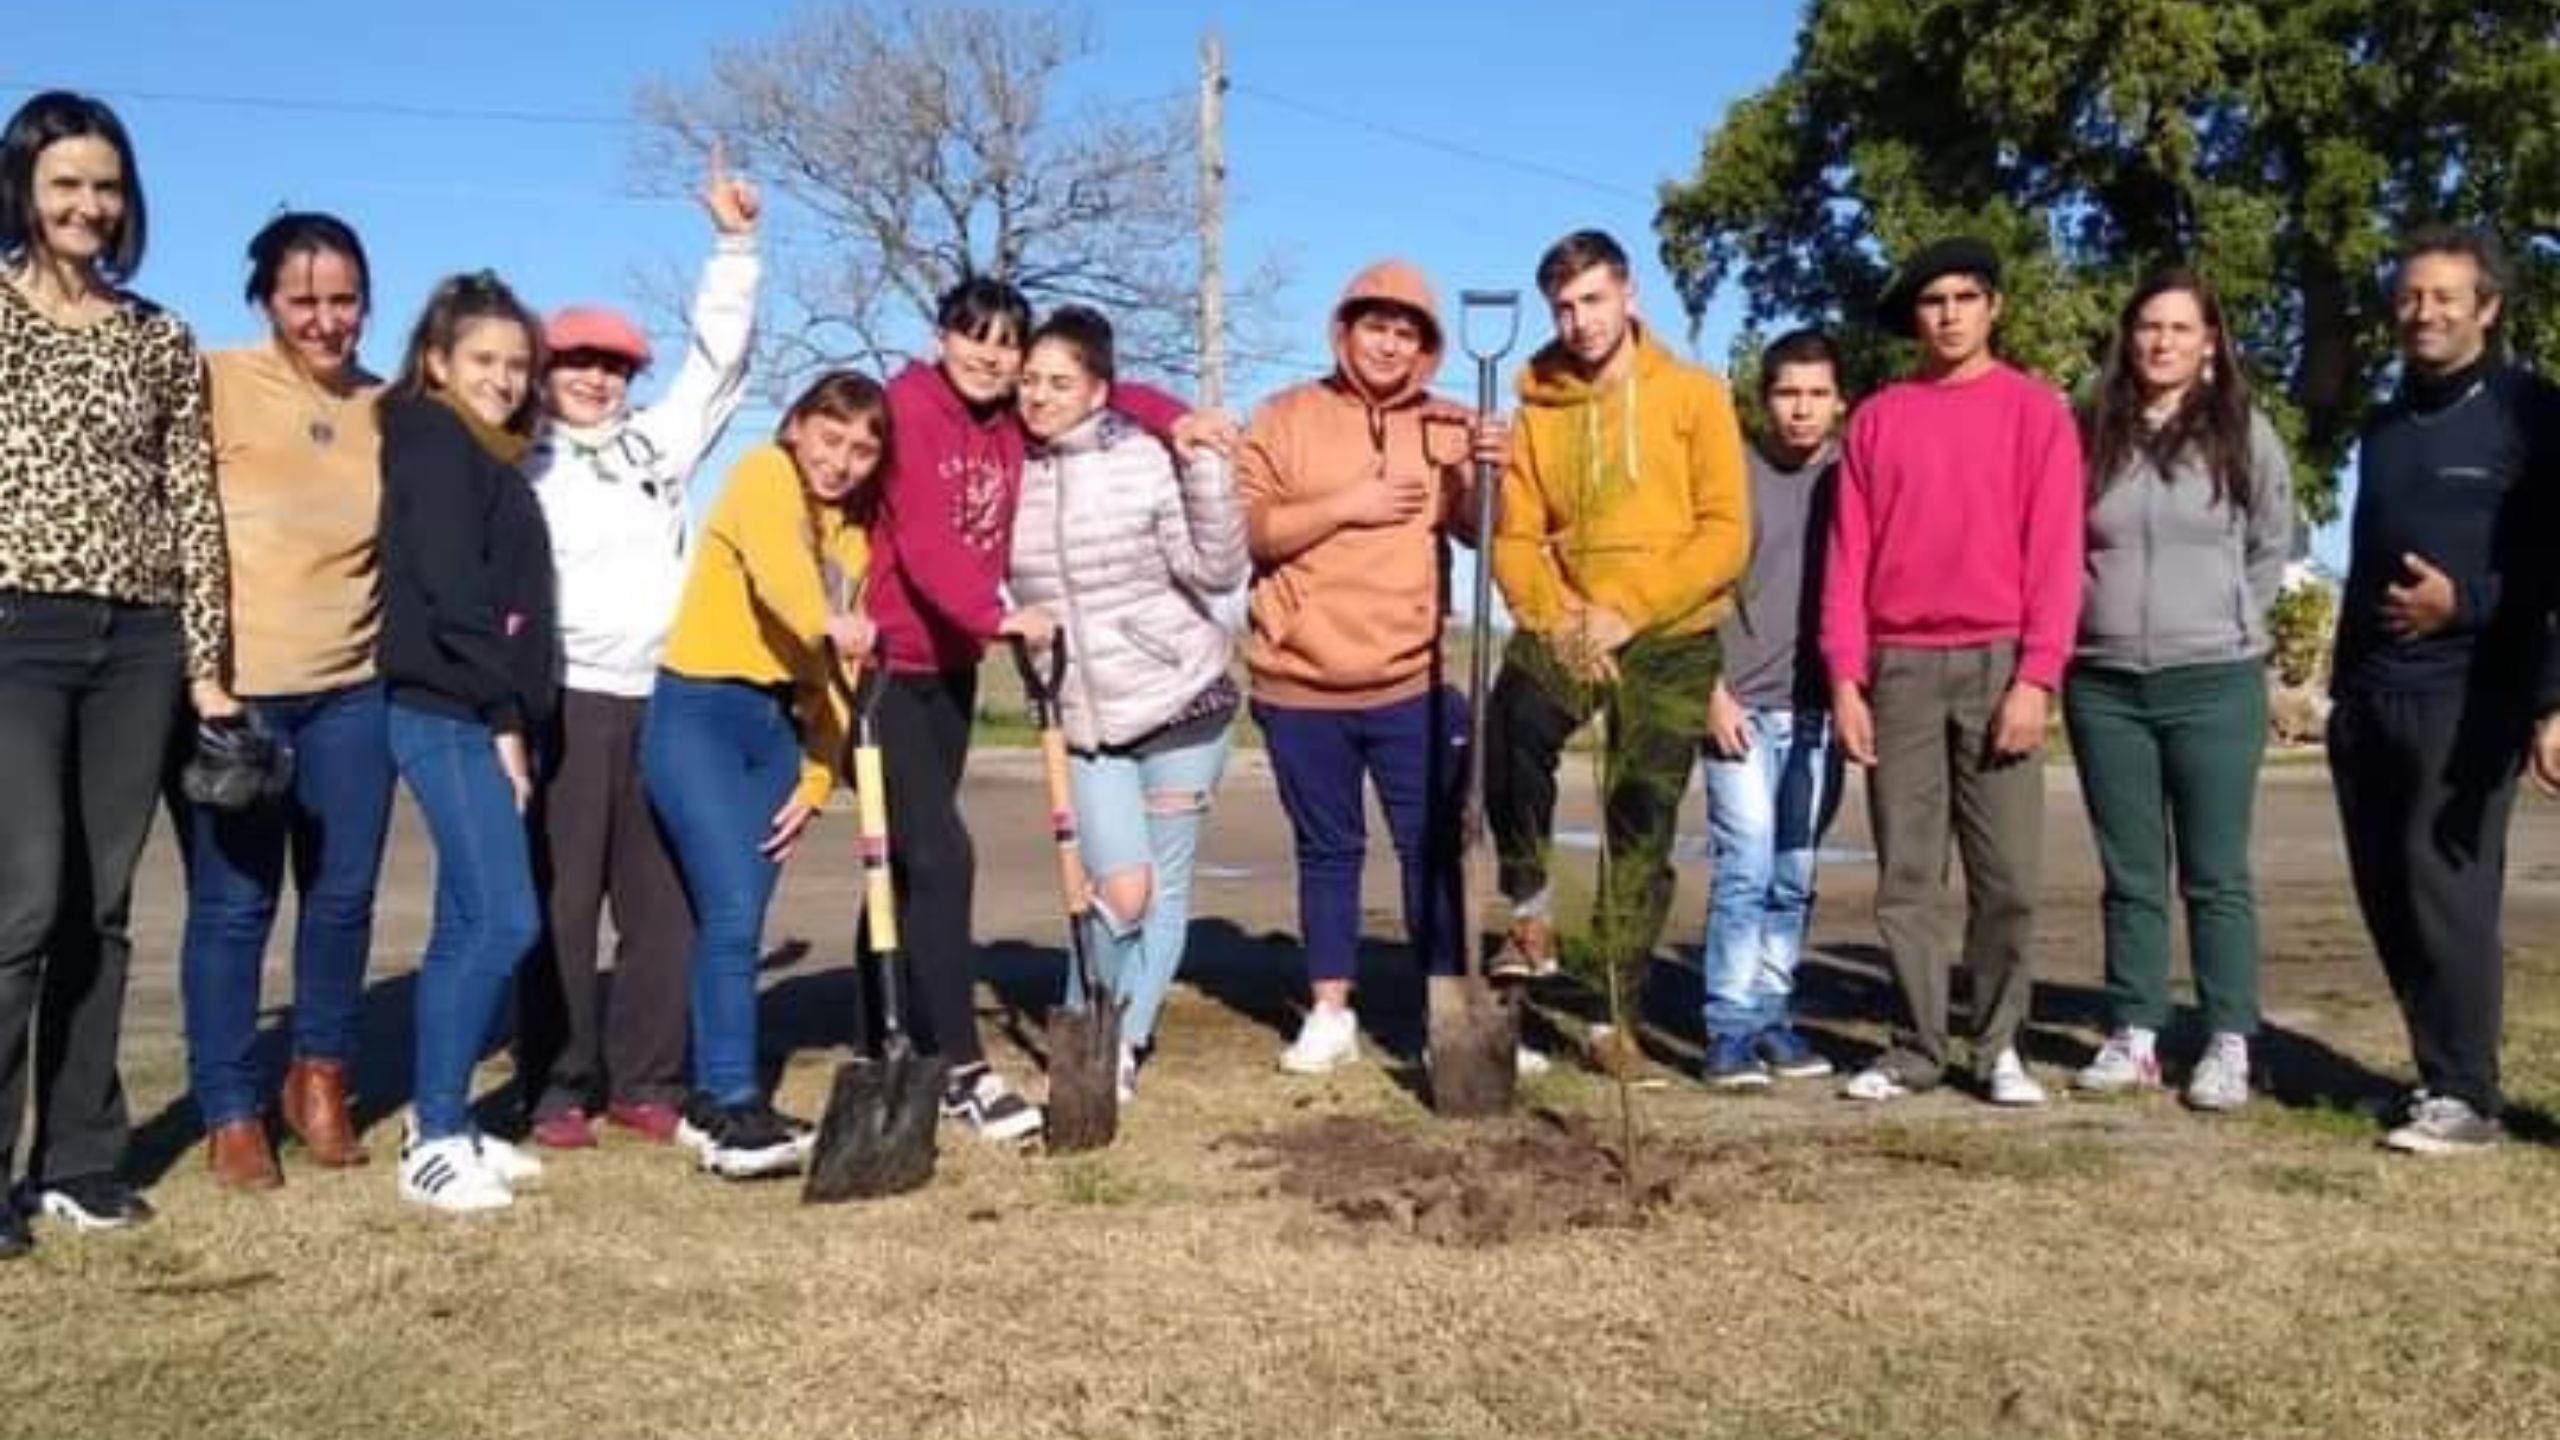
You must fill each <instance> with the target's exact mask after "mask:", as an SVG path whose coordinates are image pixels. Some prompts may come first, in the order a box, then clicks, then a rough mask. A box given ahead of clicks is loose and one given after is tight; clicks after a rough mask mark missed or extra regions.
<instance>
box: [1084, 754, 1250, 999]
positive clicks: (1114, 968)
mask: <svg viewBox="0 0 2560 1440" xmlns="http://www.w3.org/2000/svg"><path fill="white" fill-rule="evenodd" d="M1232 734H1233V732H1232V731H1231V730H1221V731H1219V732H1218V737H1217V738H1216V739H1214V740H1209V741H1205V742H1203V743H1201V744H1198V745H1192V746H1188V747H1186V748H1183V749H1179V750H1165V751H1160V752H1158V753H1156V754H1153V755H1148V756H1146V757H1144V758H1139V757H1137V756H1132V755H1114V754H1108V753H1103V752H1095V753H1091V754H1084V753H1079V754H1076V755H1073V756H1071V757H1070V758H1069V761H1068V766H1067V776H1068V781H1069V784H1070V787H1071V788H1072V790H1073V792H1074V797H1075V807H1076V837H1077V840H1078V842H1079V844H1080V845H1081V847H1082V850H1083V854H1084V866H1085V873H1086V874H1088V875H1090V876H1091V877H1092V878H1093V883H1094V888H1095V890H1096V892H1097V896H1096V901H1095V905H1094V908H1093V913H1092V916H1091V918H1090V920H1089V922H1088V928H1087V930H1086V932H1085V933H1086V938H1087V943H1089V944H1091V945H1092V946H1093V957H1094V964H1095V968H1096V969H1098V970H1099V971H1100V972H1101V974H1102V978H1103V980H1104V982H1105V983H1107V984H1109V985H1110V987H1111V991H1112V993H1113V994H1114V995H1116V996H1118V997H1119V1000H1120V1003H1121V1016H1120V1038H1121V1039H1123V1040H1125V1041H1126V1042H1128V1043H1129V1044H1130V1045H1131V1046H1132V1047H1143V1046H1144V1045H1145V1044H1146V1043H1147V1042H1148V1040H1149V1039H1151V1038H1152V1037H1153V1036H1154V1034H1155V1029H1156V1015H1157V1013H1158V1012H1159V1011H1161V1010H1162V1009H1163V1008H1164V997H1165V992H1166V991H1168V990H1171V989H1172V988H1173V976H1174V972H1175V971H1176V970H1178V969H1180V968H1181V966H1182V948H1183V943H1184V941H1185V939H1186V938H1187V937H1188V935H1189V932H1190V929H1191V866H1192V862H1193V861H1194V860H1195V859H1197V858H1198V856H1199V853H1200V826H1201V822H1202V821H1203V820H1205V819H1206V818H1207V817H1208V814H1209V799H1210V797H1211V796H1212V795H1214V794H1215V793H1216V792H1217V789H1218V779H1219V777H1220V776H1221V775H1224V774H1225V773H1226V768H1227V751H1228V748H1229V746H1230V745H1231V744H1232V743H1233V742H1232V739H1231V736H1232ZM1138 869H1145V870H1147V871H1149V872H1150V874H1149V877H1148V883H1147V903H1146V908H1145V909H1144V910H1142V911H1140V912H1139V913H1138V914H1135V915H1119V914H1114V913H1113V912H1112V910H1111V908H1110V905H1109V903H1108V900H1107V898H1106V897H1107V896H1108V894H1109V887H1110V881H1111V877H1112V876H1114V875H1116V874H1120V873H1123V872H1126V871H1130V870H1138ZM1067 1003H1068V1004H1069V1005H1071V1006H1078V1005H1082V1004H1083V1003H1084V995H1083V989H1082V987H1081V986H1080V985H1079V984H1078V983H1077V981H1076V973H1075V967H1074V966H1073V965H1072V964H1070V965H1069V966H1068V968H1067Z"/></svg>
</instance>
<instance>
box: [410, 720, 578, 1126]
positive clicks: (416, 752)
mask: <svg viewBox="0 0 2560 1440" xmlns="http://www.w3.org/2000/svg"><path fill="white" fill-rule="evenodd" d="M389 708H390V720H389V723H388V725H387V726H386V729H387V730H388V732H389V735H390V739H391V758H392V761H393V762H394V763H395V764H397V765H398V766H399V767H400V778H401V779H402V780H405V781H407V782H408V785H409V793H410V794H411V795H413V796H415V797H416V798H417V801H418V809H419V811H420V813H422V814H423V815H424V816H425V817H426V822H427V838H428V839H429V840H430V841H431V842H432V843H433V844H434V846H435V851H436V910H435V922H434V925H433V928H431V929H430V930H429V931H428V932H427V949H426V953H425V954H423V955H421V956H419V957H418V1040H417V1047H418V1049H417V1058H416V1062H415V1063H416V1067H417V1088H416V1097H417V1112H418V1136H419V1138H421V1139H424V1140H441V1139H443V1138H445V1137H446V1136H449V1135H460V1134H464V1133H467V1132H468V1131H469V1130H470V1128H471V1070H472V1067H473V1066H474V1065H475V1064H477V1063H478V1062H479V1059H480V1050H481V1047H482V1046H483V1045H485V1044H486V1043H487V1042H488V1039H489V1029H490V1026H491V1025H493V1024H495V1023H496V1021H497V1018H498V1010H499V1008H500V1007H501V1006H503V1005H504V1004H505V1003H506V999H507V990H508V987H509V986H510V985H512V984H513V983H514V980H515V973H516V966H517V965H519V964H521V963H522V962H523V960H524V957H525V954H526V952H528V951H530V950H532V949H533V942H534V941H535V940H536V939H538V938H539V937H540V936H541V934H542V912H541V908H540V906H539V905H538V904H537V903H536V902H535V900H534V893H533V846H532V842H531V839H530V837H529V836H528V835H527V833H526V830H525V821H524V817H523V816H522V815H520V814H518V813H517V811H516V799H515V792H514V790H513V789H512V788H510V787H509V786H508V784H507V775H506V772H505V771H504V770H502V769H500V768H499V767H498V751H497V747H496V745H495V744H494V743H493V741H492V736H491V734H490V731H489V727H488V726H486V725H483V724H480V723H479V722H477V721H472V720H457V719H454V718H452V717H450V716H445V715H437V714H433V713H430V712H428V711H425V710H414V709H411V708H410V707H408V706H406V705H402V704H400V703H398V702H396V701H395V702H393V703H392V704H391V706H390V707H389Z"/></svg>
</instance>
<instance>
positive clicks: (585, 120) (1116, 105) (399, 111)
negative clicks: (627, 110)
mask: <svg viewBox="0 0 2560 1440" xmlns="http://www.w3.org/2000/svg"><path fill="white" fill-rule="evenodd" d="M56 88H59V87H58V86H56V85H53V84H49V83H48V84H39V83H37V82H35V81H31V80H0V90H25V91H30V92H32V91H38V90H50V89H56ZM97 93H98V94H100V95H103V96H105V97H107V98H109V99H113V100H147V101H153V102H156V103H159V104H164V105H207V106H212V107H215V108H217V109H231V110H272V111H278V112H282V113H285V114H291V115H373V116H378V117H382V118H385V119H393V120H440V121H441V120H473V121H486V122H490V123H493V124H502V125H557V126H583V127H588V128H596V129H639V128H643V127H646V126H647V125H649V124H651V123H652V122H650V121H646V120H642V119H639V118H637V117H635V116H630V115H605V114H600V113H587V112H578V111H569V110H480V109H470V108H466V107H459V106H449V105H412V104H408V103H405V102H401V101H394V100H324V99H315V98H311V97H308V96H299V95H237V94H229V95H226V94H216V93H213V92H211V91H201V90H133V89H127V88H124V87H122V86H113V87H100V88H99V90H98V92H97ZM1190 94H1191V92H1190V91H1188V90H1168V91H1163V92H1160V93H1157V94H1153V95H1138V96H1132V97H1129V98H1125V99H1119V100H1105V101H1101V102H1098V103H1099V108H1101V109H1104V110H1138V109H1145V108H1149V107H1153V106H1161V105H1166V104H1170V103H1171V102H1173V101H1176V100H1182V99H1186V98H1188V97H1189V96H1190Z"/></svg>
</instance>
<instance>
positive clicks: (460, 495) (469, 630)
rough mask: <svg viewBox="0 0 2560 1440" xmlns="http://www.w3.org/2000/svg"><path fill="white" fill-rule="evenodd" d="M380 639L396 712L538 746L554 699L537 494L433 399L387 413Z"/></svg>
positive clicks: (554, 650) (553, 600) (545, 534)
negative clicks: (460, 723) (464, 724)
mask: <svg viewBox="0 0 2560 1440" xmlns="http://www.w3.org/2000/svg"><path fill="white" fill-rule="evenodd" d="M381 418H382V537H381V554H382V638H381V641H380V652H379V663H380V668H381V671H382V679H383V683H384V685H385V686H386V687H387V688H388V690H389V692H390V697H391V699H393V700H394V701H396V702H398V703H400V704H403V705H408V706H411V707H413V708H415V709H419V710H428V711H433V712H435V713H437V714H440V715H450V716H453V717H455V718H456V719H464V720H478V721H480V722H482V723H483V724H486V725H488V726H489V727H490V728H491V729H492V730H513V731H519V732H525V733H539V730H540V727H541V726H542V724H543V723H544V722H545V721H546V720H548V719H549V718H550V716H551V712H552V708H553V705H554V703H555V701H556V697H557V695H558V693H559V658H558V657H559V650H560V636H559V623H558V618H557V603H558V602H557V597H556V594H555V582H554V580H553V577H552V570H551V537H550V532H549V530H548V529H547V528H546V527H545V526H544V524H543V520H542V506H541V504H540V502H538V501H536V500H535V499H534V495H533V487H532V486H531V485H530V484H528V483H527V482H526V480H525V478H524V476H523V475H522V474H521V473H519V472H518V471H517V470H516V468H515V467H514V466H512V465H509V464H507V463H506V462H505V461H503V460H500V459H498V458H497V457H496V456H494V455H492V454H490V453H489V452H488V451H487V450H486V449H483V448H482V447H481V445H480V443H479V442H478V441H477V440H475V439H473V438H472V435H471V431H470V429H469V428H468V427H466V426H465V425H464V424H463V423H462V418H461V417H460V416H458V415H456V414H454V413H453V412H452V411H451V410H450V409H447V408H446V407H445V406H444V405H442V404H441V403H438V402H436V401H432V400H410V399H398V398H391V399H385V400H384V401H383V403H382V410H381Z"/></svg>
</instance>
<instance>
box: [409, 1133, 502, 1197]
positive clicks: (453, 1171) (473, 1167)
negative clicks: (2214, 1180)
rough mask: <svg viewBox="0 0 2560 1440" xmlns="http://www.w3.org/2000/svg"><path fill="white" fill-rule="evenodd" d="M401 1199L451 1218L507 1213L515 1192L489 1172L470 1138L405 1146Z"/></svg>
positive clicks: (451, 1136) (422, 1142) (449, 1136)
mask: <svg viewBox="0 0 2560 1440" xmlns="http://www.w3.org/2000/svg"><path fill="white" fill-rule="evenodd" d="M400 1198H401V1199H403V1200H406V1201H408V1202H409V1203H410V1204H412V1205H424V1206H426V1207H427V1208H428V1209H430V1210H442V1211H444V1212H445V1213H446V1214H448V1215H469V1214H474V1213H477V1212H479V1211H483V1210H504V1209H506V1208H507V1207H508V1206H510V1205H513V1204H514V1203H516V1197H515V1192H514V1191H512V1190H509V1189H508V1188H507V1182H506V1181H504V1180H501V1179H499V1178H498V1172H497V1171H495V1170H493V1169H491V1168H489V1165H488V1163H487V1162H486V1161H484V1160H483V1159H482V1158H481V1154H480V1149H479V1147H478V1146H476V1145H474V1144H473V1143H472V1137H471V1136H469V1135H447V1136H445V1137H444V1138H443V1139H441V1140H418V1139H414V1138H413V1139H411V1140H409V1141H408V1142H407V1143H406V1144H404V1145H402V1146H401V1147H400Z"/></svg>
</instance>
